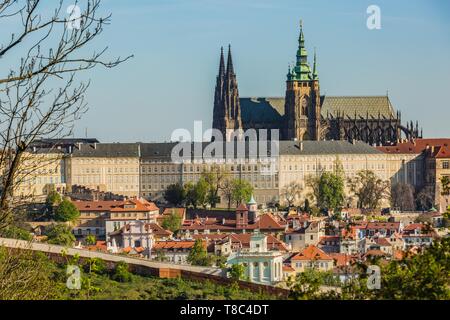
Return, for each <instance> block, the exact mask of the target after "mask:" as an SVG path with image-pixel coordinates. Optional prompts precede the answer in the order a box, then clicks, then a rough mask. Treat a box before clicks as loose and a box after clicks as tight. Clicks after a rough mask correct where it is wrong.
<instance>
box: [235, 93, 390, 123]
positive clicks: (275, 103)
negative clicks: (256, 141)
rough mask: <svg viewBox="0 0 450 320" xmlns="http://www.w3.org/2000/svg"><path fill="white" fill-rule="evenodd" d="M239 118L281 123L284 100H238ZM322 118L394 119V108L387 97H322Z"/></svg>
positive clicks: (275, 98)
mask: <svg viewBox="0 0 450 320" xmlns="http://www.w3.org/2000/svg"><path fill="white" fill-rule="evenodd" d="M240 103H241V117H242V121H243V122H244V123H261V122H264V123H269V122H278V121H281V119H282V117H283V115H284V98H283V97H274V98H264V97H258V98H240ZM321 103H322V116H323V117H324V118H327V117H329V116H333V117H335V116H336V115H337V114H338V113H340V114H341V116H344V117H345V118H347V117H350V118H352V119H353V118H354V117H355V113H356V116H357V117H358V118H359V117H363V118H365V117H366V116H367V114H368V115H369V117H374V118H378V115H380V116H381V118H383V117H384V118H387V119H388V118H390V117H394V118H395V111H394V108H393V106H392V104H391V102H390V100H389V97H387V96H360V97H344V96H342V97H339V96H322V97H321Z"/></svg>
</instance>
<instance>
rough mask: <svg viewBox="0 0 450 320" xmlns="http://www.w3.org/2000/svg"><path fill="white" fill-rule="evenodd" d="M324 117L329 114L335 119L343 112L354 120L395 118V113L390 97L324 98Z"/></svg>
mask: <svg viewBox="0 0 450 320" xmlns="http://www.w3.org/2000/svg"><path fill="white" fill-rule="evenodd" d="M322 101H323V102H322V116H323V117H327V114H329V115H333V116H334V117H335V116H336V115H337V114H338V113H339V112H341V114H342V113H343V115H344V116H345V117H347V116H348V117H350V118H354V117H355V114H356V116H357V117H358V118H359V117H363V118H366V116H367V115H369V117H374V118H378V115H380V117H381V118H383V117H385V118H386V119H389V118H390V117H392V118H395V111H394V108H393V107H392V104H391V102H390V101H389V97H388V96H363V97H331V96H325V97H322Z"/></svg>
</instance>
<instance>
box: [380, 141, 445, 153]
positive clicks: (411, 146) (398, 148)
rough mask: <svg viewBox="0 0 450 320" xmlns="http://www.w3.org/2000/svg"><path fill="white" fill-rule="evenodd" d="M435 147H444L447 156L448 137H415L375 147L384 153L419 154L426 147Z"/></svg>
mask: <svg viewBox="0 0 450 320" xmlns="http://www.w3.org/2000/svg"><path fill="white" fill-rule="evenodd" d="M433 146H434V147H435V150H436V149H437V147H444V149H445V150H444V151H445V152H444V155H445V154H446V156H447V157H449V153H448V151H449V149H448V147H449V146H450V139H446V138H442V139H415V140H414V142H411V141H408V142H403V143H398V144H396V145H393V146H383V147H377V149H378V150H380V151H381V152H384V153H391V154H420V153H422V152H423V151H424V150H426V149H427V148H431V147H433Z"/></svg>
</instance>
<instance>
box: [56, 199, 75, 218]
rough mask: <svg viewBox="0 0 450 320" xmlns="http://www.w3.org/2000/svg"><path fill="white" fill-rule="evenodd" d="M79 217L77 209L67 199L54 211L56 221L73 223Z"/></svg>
mask: <svg viewBox="0 0 450 320" xmlns="http://www.w3.org/2000/svg"><path fill="white" fill-rule="evenodd" d="M79 216H80V212H79V211H78V209H77V207H76V206H75V205H74V204H73V203H72V202H71V201H70V200H68V199H64V200H63V201H62V202H61V203H60V204H59V206H58V207H57V208H56V211H55V220H56V221H62V222H66V221H75V220H76V219H78V217H79Z"/></svg>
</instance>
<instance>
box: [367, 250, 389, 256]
mask: <svg viewBox="0 0 450 320" xmlns="http://www.w3.org/2000/svg"><path fill="white" fill-rule="evenodd" d="M385 255H386V254H385V253H384V252H383V251H381V250H367V252H366V254H365V255H364V256H365V257H368V256H371V257H381V256H385Z"/></svg>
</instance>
